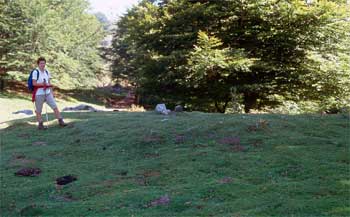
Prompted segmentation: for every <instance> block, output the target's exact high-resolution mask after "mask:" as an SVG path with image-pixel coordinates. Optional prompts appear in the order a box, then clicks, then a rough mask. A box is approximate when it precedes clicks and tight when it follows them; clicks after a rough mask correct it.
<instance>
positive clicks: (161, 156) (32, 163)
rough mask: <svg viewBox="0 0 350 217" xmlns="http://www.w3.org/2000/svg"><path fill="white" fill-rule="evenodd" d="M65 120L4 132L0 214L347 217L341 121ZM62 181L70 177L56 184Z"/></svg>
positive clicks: (209, 117) (106, 116) (22, 123)
mask: <svg viewBox="0 0 350 217" xmlns="http://www.w3.org/2000/svg"><path fill="white" fill-rule="evenodd" d="M65 116H66V120H67V122H69V124H70V125H69V126H68V127H66V128H59V127H58V126H57V123H56V122H54V121H52V122H50V127H49V129H48V130H46V131H38V130H36V128H35V127H36V126H35V122H34V120H33V119H23V120H17V121H13V122H12V123H11V124H10V126H8V127H7V128H6V129H1V131H0V133H1V204H0V207H1V210H0V212H1V216H20V215H24V216H26V215H27V216H28V215H41V216H349V215H350V208H349V196H350V192H349V189H350V180H349V177H350V174H349V172H350V171H349V163H350V155H349V146H350V144H349V130H350V126H349V119H348V118H345V117H344V116H342V115H330V116H319V115H301V116H286V115H224V114H205V113H198V112H193V113H182V114H177V115H169V116H162V115H158V114H155V113H153V112H144V113H128V112H106V113H66V114H65ZM50 119H52V116H51V117H50ZM23 167H36V168H40V169H41V171H42V172H41V174H40V175H39V176H37V177H19V176H15V175H14V173H15V172H16V171H18V170H19V169H21V168H23ZM65 175H74V176H76V177H77V180H76V181H74V182H72V183H70V184H67V185H64V186H63V187H58V186H57V185H56V184H55V179H56V178H58V177H61V176H65Z"/></svg>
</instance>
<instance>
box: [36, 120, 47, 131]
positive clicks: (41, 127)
mask: <svg viewBox="0 0 350 217" xmlns="http://www.w3.org/2000/svg"><path fill="white" fill-rule="evenodd" d="M38 130H46V128H45V127H44V123H43V122H39V124H38Z"/></svg>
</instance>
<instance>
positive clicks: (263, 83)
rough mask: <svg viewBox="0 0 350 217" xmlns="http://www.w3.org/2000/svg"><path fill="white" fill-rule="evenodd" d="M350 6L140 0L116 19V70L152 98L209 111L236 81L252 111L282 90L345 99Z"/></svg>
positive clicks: (286, 94)
mask: <svg viewBox="0 0 350 217" xmlns="http://www.w3.org/2000/svg"><path fill="white" fill-rule="evenodd" d="M348 10H349V9H348V7H346V2H345V1H327V0H323V1H314V2H313V3H312V4H306V3H305V1H299V0H293V1H275V0H267V1H255V0H248V1H185V0H177V1H156V2H153V3H152V2H150V1H142V2H141V3H140V4H139V5H137V6H135V7H134V8H132V9H130V11H129V12H128V13H127V14H126V15H124V16H123V17H121V19H120V21H119V22H118V23H117V26H118V27H117V30H116V31H115V36H114V43H113V52H114V66H113V70H114V75H115V77H116V78H128V79H130V80H132V81H133V82H134V83H135V85H136V86H137V88H138V90H139V93H140V94H141V95H142V97H143V98H144V99H150V98H152V97H153V96H156V97H154V99H158V100H159V99H160V100H162V101H165V102H168V103H170V104H175V103H179V102H182V103H183V104H187V105H188V108H191V109H200V110H203V111H213V110H214V111H220V112H224V111H225V110H226V108H227V104H228V103H229V102H230V101H231V94H230V89H231V87H235V88H236V89H237V92H238V94H241V95H242V96H243V103H244V107H245V111H246V112H249V110H250V109H259V108H262V107H266V106H272V107H273V106H277V105H279V104H282V103H283V101H280V100H274V99H276V97H273V96H276V95H279V97H278V98H279V99H283V100H287V101H294V102H299V101H308V100H311V101H315V102H316V101H317V102H320V105H321V104H322V105H323V106H324V107H325V109H330V108H331V107H334V106H336V107H341V106H342V105H343V104H342V103H343V102H345V100H346V99H347V98H348V97H349V94H350V91H349V86H350V85H349V82H350V69H349V64H348V63H349V58H350V50H349V47H350V46H349V41H350V39H349V38H350V35H349V32H350V31H349V30H350V28H349V26H350V24H349V23H350V22H349V16H348V14H349V11H348ZM142 97H141V98H142ZM329 98H335V99H336V100H337V103H336V104H334V103H328V101H327V99H329ZM144 101H145V102H146V101H147V100H144ZM338 102H339V103H338Z"/></svg>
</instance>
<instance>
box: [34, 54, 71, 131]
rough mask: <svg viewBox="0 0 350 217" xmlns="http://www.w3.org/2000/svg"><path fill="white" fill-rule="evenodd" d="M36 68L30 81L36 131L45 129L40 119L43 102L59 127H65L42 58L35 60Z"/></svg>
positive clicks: (44, 61)
mask: <svg viewBox="0 0 350 217" xmlns="http://www.w3.org/2000/svg"><path fill="white" fill-rule="evenodd" d="M37 64H38V68H36V69H35V70H34V71H33V74H32V81H33V86H34V91H33V96H32V101H33V102H35V113H36V119H37V121H38V129H39V130H43V129H45V127H44V124H43V118H42V115H41V113H42V109H43V105H44V102H46V103H47V104H48V105H49V106H50V107H51V109H52V110H53V111H54V113H55V117H56V118H57V120H58V123H59V125H60V126H62V127H64V126H67V124H66V123H64V121H63V118H62V116H61V113H60V111H59V110H58V108H57V105H56V102H55V99H54V97H53V94H52V90H51V87H52V86H51V84H50V73H49V71H47V70H46V69H45V65H46V60H45V58H44V57H39V58H38V60H37Z"/></svg>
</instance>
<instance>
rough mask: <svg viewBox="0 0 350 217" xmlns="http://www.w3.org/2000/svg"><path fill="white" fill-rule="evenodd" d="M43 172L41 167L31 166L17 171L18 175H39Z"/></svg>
mask: <svg viewBox="0 0 350 217" xmlns="http://www.w3.org/2000/svg"><path fill="white" fill-rule="evenodd" d="M40 173H41V170H40V169H39V168H30V167H26V168H22V169H20V170H18V171H17V172H15V175H16V176H32V177H33V176H39V174H40Z"/></svg>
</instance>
